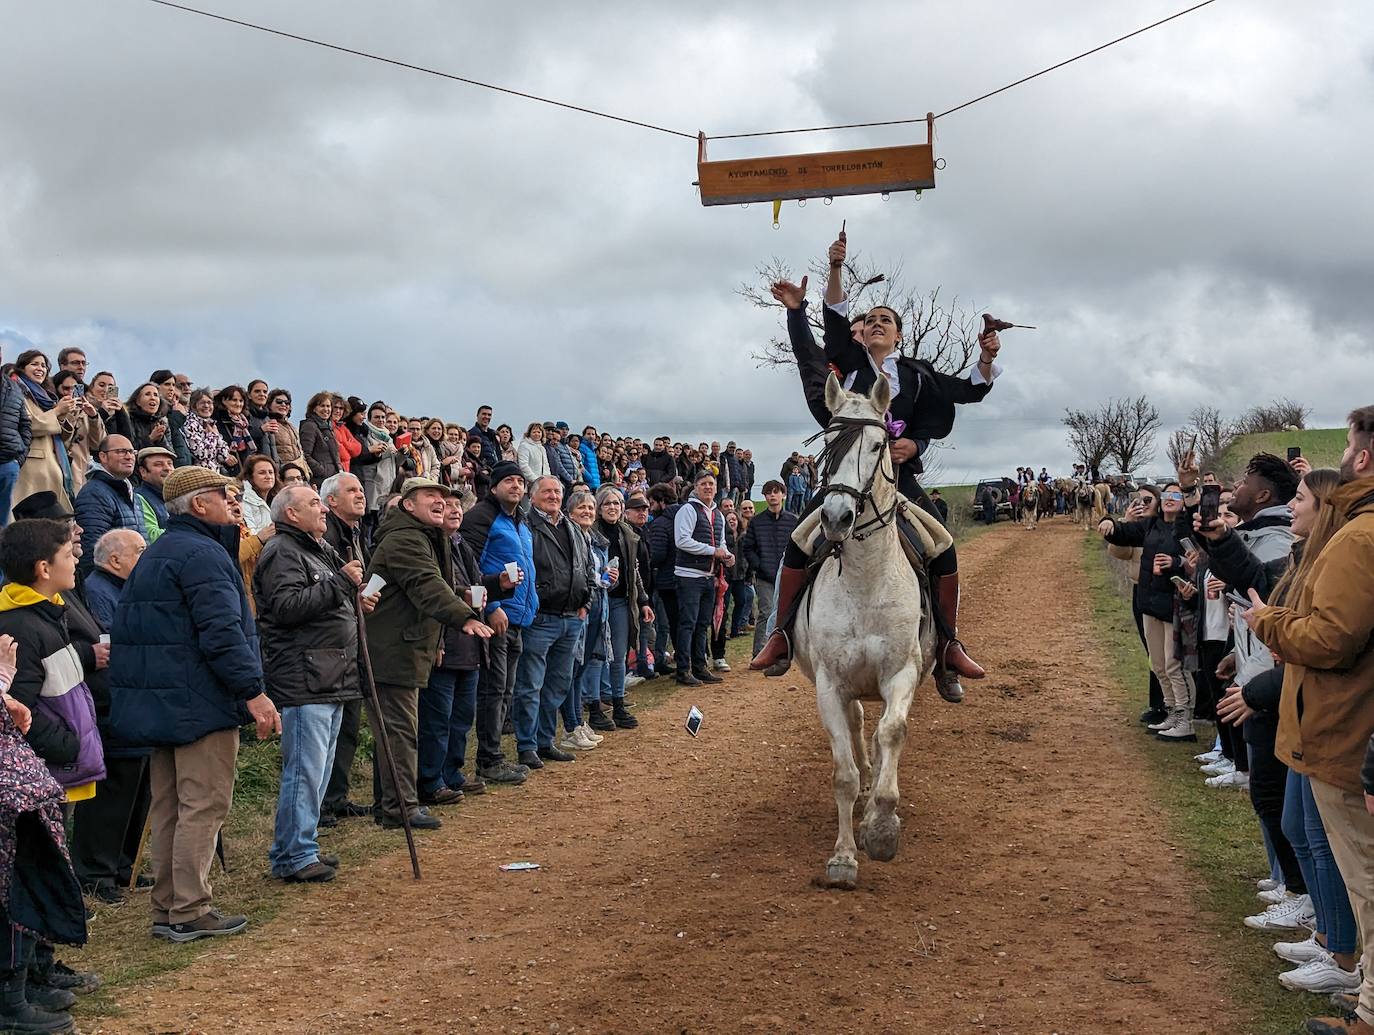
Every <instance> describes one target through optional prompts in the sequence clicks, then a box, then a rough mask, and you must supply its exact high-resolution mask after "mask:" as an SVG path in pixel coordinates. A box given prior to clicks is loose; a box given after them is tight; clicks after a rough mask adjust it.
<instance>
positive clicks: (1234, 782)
mask: <svg viewBox="0 0 1374 1035" xmlns="http://www.w3.org/2000/svg"><path fill="white" fill-rule="evenodd" d="M1203 783H1205V784H1206V785H1207V786H1208V787H1235V788H1236V789H1237V790H1242V791H1244V790H1249V789H1250V774H1249V773H1242V772H1238V771H1236V770H1232V771H1231V772H1229V773H1222V774H1221V775H1220V776H1209V777H1208V778H1207V779H1206V780H1204V781H1203Z"/></svg>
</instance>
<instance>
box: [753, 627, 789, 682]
mask: <svg viewBox="0 0 1374 1035" xmlns="http://www.w3.org/2000/svg"><path fill="white" fill-rule="evenodd" d="M774 636H781V637H782V642H783V645H784V650H783V654H782V657H780V658H778V659H777V660H776V661H774V662H772V663H771V664H769V665H765V666H759V667H755V662H757V661H758V658H757V657H756V658H754V659H752V660H751V661H750V662H749V668H750V669H751V670H752V671H755V672H758V671H760V670H762V672H763V674H764V675H765V676H781V675H784V674H785V673H786V672H787V670H788V669H790V668H791V667H792V637H791V636H789V635H788V633H787V630H786V629H774V630H773V632H772V633H771V634H770V635H769V637H768V639H767V640H766V641H764V644H763V650H761V651H759V657H762V656H763V655H764V654H765V653H767V651H768V644H769V643H770V642H772V639H773V637H774Z"/></svg>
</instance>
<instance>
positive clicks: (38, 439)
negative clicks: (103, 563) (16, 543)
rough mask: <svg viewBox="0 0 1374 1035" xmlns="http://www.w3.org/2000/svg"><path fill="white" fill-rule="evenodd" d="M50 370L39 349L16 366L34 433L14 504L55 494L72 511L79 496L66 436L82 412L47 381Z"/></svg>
mask: <svg viewBox="0 0 1374 1035" xmlns="http://www.w3.org/2000/svg"><path fill="white" fill-rule="evenodd" d="M49 369H50V368H49V365H48V357H47V356H45V355H43V353H42V352H40V351H38V350H37V349H27V350H25V351H24V352H21V353H19V358H18V359H17V360H15V363H14V375H13V376H14V383H15V384H16V385H18V386H19V390H20V391H21V392H22V393H23V395H24V406H25V408H26V409H27V410H28V413H29V425H30V427H31V428H32V431H33V437H32V439H30V441H29V453H28V456H27V457H26V458H25V459H24V462H23V465H22V466H21V467H20V468H19V478H18V480H17V481H16V483H15V486H14V502H16V503H18V502H20V501H21V500H23V499H25V498H26V497H28V496H32V495H33V494H34V493H35V492H45V491H47V492H54V493H56V494H57V498H58V500H59V502H61V503H62V504H63V506H65V507H68V508H70V506H71V501H72V499H73V498H74V497H75V495H76V492H75V489H74V488H73V487H72V470H71V459H70V457H69V456H68V455H67V447H66V445H65V443H64V442H63V435H64V434H67V433H71V432H73V431H74V430H75V428H76V422H77V414H78V412H79V411H78V410H77V405H76V400H75V399H73V398H72V397H70V396H68V397H67V398H65V399H61V398H58V395H57V392H56V391H55V390H54V388H53V384H52V382H51V381H50V380H49V379H48V370H49Z"/></svg>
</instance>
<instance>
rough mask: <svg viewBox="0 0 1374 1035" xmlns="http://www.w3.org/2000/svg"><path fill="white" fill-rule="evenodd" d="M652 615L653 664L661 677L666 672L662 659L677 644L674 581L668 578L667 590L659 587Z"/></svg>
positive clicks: (675, 584)
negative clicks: (655, 617) (653, 617)
mask: <svg viewBox="0 0 1374 1035" xmlns="http://www.w3.org/2000/svg"><path fill="white" fill-rule="evenodd" d="M654 614H655V615H657V616H658V618H657V620H656V621H655V622H654V633H655V635H654V664H655V665H657V666H658V672H659V674H660V675H662V674H663V673H665V672H667V671H668V668H667V666H666V665H665V664H664V661H663V659H664V657H666V656H667V654H668V648H670V647H672V646H673V644H674V643H675V642H677V580H676V579H674V578H671V577H670V585H669V586H668V588H667V589H664V588H662V587H660V588H659V590H658V592H657V593H655V594H654Z"/></svg>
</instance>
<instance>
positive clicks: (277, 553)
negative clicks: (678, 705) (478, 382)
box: [0, 348, 814, 1032]
mask: <svg viewBox="0 0 1374 1035" xmlns="http://www.w3.org/2000/svg"><path fill="white" fill-rule="evenodd" d="M56 358H57V366H56V368H55V369H54V368H52V367H51V366H50V364H49V360H48V358H47V356H46V355H45V354H43V353H42V352H40V351H38V350H33V349H30V350H27V351H25V352H23V353H21V354H20V355H19V356H18V357H17V358H16V360H15V362H14V364H13V365H6V366H5V367H3V368H0V526H3V528H4V530H3V532H0V569H3V574H4V586H3V588H0V692H3V700H4V704H5V709H4V710H3V712H2V713H0V754H3V755H4V764H5V774H6V779H5V780H4V781H0V805H3V806H4V808H5V815H6V816H7V817H9V821H8V822H7V823H6V824H5V825H4V826H3V827H0V908H2V909H3V916H0V923H4V924H5V925H6V927H7V928H8V931H9V935H10V937H9V938H8V943H9V949H8V951H7V953H5V952H0V986H2V987H0V993H2V996H3V997H2V998H0V1027H4V1028H7V1030H8V1029H9V1028H14V1029H17V1030H24V1031H35V1032H38V1031H65V1030H68V1027H69V1025H70V1023H71V1020H70V1016H69V1014H68V1011H69V1009H70V1007H71V1005H72V1003H73V1002H74V993H76V992H84V991H89V990H91V989H93V988H94V987H96V985H97V984H98V978H97V977H96V976H95V975H92V974H83V973H78V972H74V971H72V970H71V969H70V968H67V967H65V966H64V965H62V964H61V963H60V962H58V961H57V960H56V959H55V956H54V951H53V945H54V944H55V943H65V944H79V943H81V942H82V941H84V938H85V919H86V916H87V909H86V906H85V904H84V903H83V900H82V895H83V893H84V894H85V895H86V896H89V897H90V898H91V899H92V900H95V901H99V902H103V903H107V904H112V905H118V904H122V903H124V902H125V901H126V900H127V897H128V894H129V892H130V890H132V889H135V888H142V887H148V888H149V889H150V904H151V912H152V926H151V934H152V935H153V936H154V937H158V938H163V939H167V940H170V941H174V942H183V941H192V940H195V939H199V938H204V937H210V936H215V935H224V934H233V933H236V932H238V931H242V930H243V929H244V928H245V927H246V926H247V923H248V920H247V918H246V917H245V916H241V915H231V914H226V913H223V912H221V911H219V910H218V909H216V908H215V905H214V900H213V891H212V887H211V884H210V879H209V876H210V872H211V863H212V860H213V858H214V856H215V853H216V851H217V847H218V846H219V844H220V831H221V827H222V825H223V823H224V820H225V817H226V816H227V814H228V811H229V808H230V804H231V800H232V793H233V784H234V774H235V766H236V761H237V756H238V751H239V745H240V738H241V732H242V727H244V726H245V725H249V724H251V725H252V726H253V727H255V729H256V733H257V735H258V736H259V737H260V738H268V737H273V736H276V735H280V737H281V760H282V772H281V782H280V787H279V795H278V802H277V808H276V814H275V820H274V833H273V839H272V845H271V848H270V850H269V853H268V859H267V863H268V867H269V869H270V872H271V874H272V875H273V876H274V877H276V878H279V879H281V880H284V881H287V882H292V883H300V882H310V883H315V882H321V881H328V880H332V879H334V878H335V876H336V875H337V873H338V869H339V866H340V862H339V859H338V858H337V856H334V855H331V854H329V853H326V852H322V851H321V850H320V844H319V840H318V832H319V829H320V828H322V827H329V826H334V825H337V824H339V823H341V822H345V821H348V820H356V819H359V818H371V819H372V820H374V821H375V822H376V823H378V824H380V825H381V826H383V827H385V828H394V827H399V826H402V825H408V826H409V827H411V828H412V829H431V828H434V827H438V826H440V825H441V823H442V820H441V818H440V816H439V815H438V814H437V813H436V812H433V811H431V809H435V808H438V807H443V806H452V805H455V804H457V803H459V802H461V801H462V800H463V799H464V797H465V796H466V795H470V794H480V793H483V792H484V791H485V790H486V788H487V785H488V784H489V783H499V784H506V785H512V786H519V785H521V784H524V783H525V782H526V781H527V780H529V779H530V778H531V776H532V774H533V773H535V772H536V771H538V770H541V769H543V768H545V767H546V766H547V765H559V764H567V763H571V762H573V761H575V760H576V758H577V755H576V752H580V751H590V750H594V749H596V748H597V747H598V746H599V745H601V744H603V742H605V741H606V739H607V738H608V737H610V736H613V735H614V736H618V735H621V734H622V733H624V732H625V731H632V730H634V729H636V728H637V727H638V725H639V721H638V719H637V718H636V717H635V715H634V712H633V709H632V706H631V703H630V701H629V699H628V697H627V691H628V690H631V689H633V688H634V687H635V686H636V685H638V684H639V683H641V682H643V681H645V680H649V679H654V678H659V677H669V676H671V677H672V678H674V679H676V680H677V682H679V683H681V684H684V685H688V686H699V685H701V684H702V683H719V682H721V681H722V680H723V678H724V677H723V675H722V674H721V673H724V672H728V671H729V667H730V666H729V665H728V663H727V662H726V660H725V644H726V641H727V640H728V639H729V638H731V637H733V636H743V635H745V634H746V633H748V632H749V631H750V630H751V629H757V631H758V632H759V633H760V634H761V633H762V627H763V626H764V624H765V621H766V619H767V617H768V611H769V601H770V600H771V598H772V589H773V581H774V578H775V576H776V572H777V567H778V564H779V562H780V559H781V555H782V551H783V549H784V547H785V545H786V540H787V536H788V534H789V533H790V530H791V529H792V528H793V527H794V526H795V524H796V518H795V516H794V515H793V514H791V513H788V512H787V511H786V510H785V504H786V503H787V502H788V493H789V486H788V482H789V481H790V480H792V479H791V478H789V475H791V474H793V473H794V472H793V471H791V470H789V471H786V472H784V477H783V478H782V479H781V480H770V481H768V482H767V483H766V484H765V485H763V486H762V489H763V495H764V497H765V499H766V501H767V505H766V508H764V509H763V511H762V512H761V513H759V514H755V504H754V501H753V499H752V493H753V490H754V482H755V467H754V461H753V457H752V454H751V453H750V451H749V450H747V449H739V448H737V447H736V444H735V443H734V442H728V443H727V444H726V445H725V446H724V447H723V448H722V447H721V445H720V443H718V442H713V443H710V444H707V443H705V442H701V443H698V444H697V445H695V446H693V445H691V444H689V443H685V442H674V441H672V440H671V439H670V438H668V437H666V436H664V437H660V438H657V439H655V440H654V441H653V442H652V443H644V442H642V441H641V440H639V439H637V438H633V437H624V436H621V437H617V436H614V435H612V434H609V433H604V432H599V431H598V430H597V429H596V428H594V427H591V426H586V427H583V428H582V430H581V432H580V433H577V432H574V431H573V430H572V428H571V427H570V426H569V425H568V424H567V423H565V422H563V421H537V422H532V423H529V424H528V425H526V426H525V428H524V431H523V433H522V434H521V435H520V436H519V437H518V438H517V437H516V436H515V434H514V433H513V431H512V428H511V426H510V425H507V424H493V411H492V408H491V407H490V406H482V407H480V408H479V409H478V411H477V414H476V419H475V422H474V423H473V424H472V426H471V427H468V428H464V427H463V426H462V425H461V424H456V423H452V422H450V421H446V420H444V419H442V418H438V417H407V416H403V415H402V414H401V412H400V411H398V410H397V409H395V408H394V407H392V406H389V405H387V404H386V403H385V402H381V401H376V402H372V403H370V404H369V403H366V402H364V401H363V400H362V399H360V398H358V397H356V396H350V395H344V394H342V393H335V392H329V391H321V392H317V393H316V394H315V395H314V396H312V397H311V398H310V399H309V400H308V402H307V403H306V406H305V413H304V414H303V415H302V416H301V417H300V418H299V419H296V418H295V416H294V415H293V405H294V403H293V398H292V395H291V393H290V392H289V391H287V390H286V389H284V388H272V387H270V386H269V385H268V383H267V382H266V381H263V380H259V379H255V380H252V381H249V382H248V384H247V386H246V387H243V386H239V385H228V386H225V387H222V388H220V389H218V390H211V389H208V388H196V387H194V384H193V381H192V379H191V378H190V377H189V376H188V375H186V374H178V373H175V372H173V371H171V370H157V371H154V372H153V374H152V375H151V376H150V377H149V378H148V380H147V381H145V382H143V383H141V384H139V385H137V386H136V387H135V388H134V389H133V390H132V391H127V392H121V390H120V388H119V387H118V382H117V381H116V379H115V377H114V375H113V374H111V373H109V372H108V371H97V372H95V373H90V372H88V363H87V357H86V355H85V353H84V352H83V351H82V350H81V349H78V348H65V349H62V350H61V351H60V352H59V353H58V355H57V357H56ZM794 459H795V462H789V463H790V465H791V467H792V468H795V469H796V470H797V471H800V472H802V473H801V474H800V475H797V477H798V479H799V480H800V481H801V483H802V488H800V489H799V490H798V491H800V492H802V493H803V494H806V493H809V492H810V491H811V490H812V488H813V487H814V462H811V461H809V459H808V458H800V457H798V458H794ZM756 601H757V602H758V603H759V604H760V605H761V606H760V609H759V612H758V613H759V615H760V618H758V619H756V618H755V603H756ZM364 714H365V715H366V722H367V725H368V726H369V727H370V728H371V730H372V733H373V736H374V739H376V740H377V741H379V744H378V747H379V749H383V750H379V752H378V756H379V757H378V759H377V760H376V761H375V762H374V765H373V767H372V768H373V774H372V777H373V779H372V790H373V794H372V798H373V800H372V801H371V802H370V803H366V804H364V803H359V802H355V801H354V800H352V798H351V797H350V787H351V786H352V777H353V774H354V767H355V766H354V763H355V760H356V756H357V752H358V744H359V736H360V731H361V730H362V728H363V722H364ZM507 736H513V738H514V751H513V754H512V755H511V756H510V757H507V749H506V748H505V746H504V745H505V744H506V743H508V741H505V740H504V739H503V738H504V737H507ZM469 739H471V740H472V741H473V746H472V750H471V751H469ZM388 755H389V757H390V761H391V762H392V763H394V765H386V764H383V760H384V759H385V758H386V756H388ZM16 780H18V783H16ZM145 826H146V828H147V831H148V851H147V856H148V860H149V862H150V864H151V867H150V868H151V873H150V874H147V875H145V874H141V873H138V872H135V870H136V863H137V859H138V858H139V847H140V842H141V840H142V838H143V836H144V833H145Z"/></svg>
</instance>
